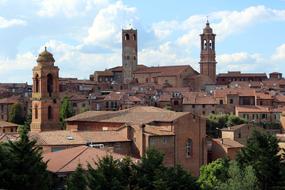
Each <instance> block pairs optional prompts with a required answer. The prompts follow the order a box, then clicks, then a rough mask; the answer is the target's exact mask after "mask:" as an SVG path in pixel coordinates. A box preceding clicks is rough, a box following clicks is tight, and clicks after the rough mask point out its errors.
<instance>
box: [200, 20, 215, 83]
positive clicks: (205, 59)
mask: <svg viewBox="0 0 285 190" xmlns="http://www.w3.org/2000/svg"><path fill="white" fill-rule="evenodd" d="M200 37H201V54H200V74H201V75H205V76H208V77H210V78H211V79H212V80H213V81H216V64H217V62H216V50H215V48H216V47H215V37H216V34H214V33H213V29H212V28H211V27H210V23H209V22H208V21H207V23H206V27H205V28H204V29H203V33H202V34H200Z"/></svg>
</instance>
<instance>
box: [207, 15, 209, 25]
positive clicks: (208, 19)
mask: <svg viewBox="0 0 285 190" xmlns="http://www.w3.org/2000/svg"><path fill="white" fill-rule="evenodd" d="M207 24H209V16H208V15H207Z"/></svg>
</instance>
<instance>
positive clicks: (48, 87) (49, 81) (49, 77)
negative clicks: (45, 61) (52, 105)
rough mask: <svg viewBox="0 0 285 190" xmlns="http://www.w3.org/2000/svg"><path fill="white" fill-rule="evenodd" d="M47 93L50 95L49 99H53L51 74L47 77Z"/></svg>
mask: <svg viewBox="0 0 285 190" xmlns="http://www.w3.org/2000/svg"><path fill="white" fill-rule="evenodd" d="M47 92H48V94H49V97H51V95H52V92H53V77H52V75H51V74H48V75H47Z"/></svg>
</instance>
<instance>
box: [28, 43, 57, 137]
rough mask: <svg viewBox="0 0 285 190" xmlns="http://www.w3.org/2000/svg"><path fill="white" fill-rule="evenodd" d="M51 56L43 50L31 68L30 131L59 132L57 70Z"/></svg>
mask: <svg viewBox="0 0 285 190" xmlns="http://www.w3.org/2000/svg"><path fill="white" fill-rule="evenodd" d="M54 62H55V60H54V58H53V55H52V54H51V53H50V52H48V51H47V49H46V48H45V50H44V51H43V52H42V53H40V54H39V56H38V59H37V63H38V64H37V65H36V66H35V67H34V68H33V93H32V123H31V131H32V132H40V131H50V130H59V129H60V125H59V103H60V102H59V82H58V81H59V80H58V78H59V76H58V72H59V68H58V67H57V66H54Z"/></svg>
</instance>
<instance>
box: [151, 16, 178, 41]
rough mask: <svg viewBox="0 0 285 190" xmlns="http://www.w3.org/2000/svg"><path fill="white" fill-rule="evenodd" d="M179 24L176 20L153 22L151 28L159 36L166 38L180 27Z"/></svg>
mask: <svg viewBox="0 0 285 190" xmlns="http://www.w3.org/2000/svg"><path fill="white" fill-rule="evenodd" d="M178 24H179V23H178V21H175V20H172V21H161V22H157V23H155V24H153V25H152V27H151V28H152V30H153V32H154V35H155V36H156V37H157V38H166V37H168V36H169V35H170V34H171V33H172V32H173V31H174V30H175V28H177V27H178Z"/></svg>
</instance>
